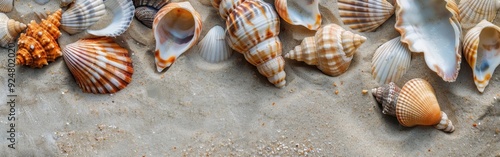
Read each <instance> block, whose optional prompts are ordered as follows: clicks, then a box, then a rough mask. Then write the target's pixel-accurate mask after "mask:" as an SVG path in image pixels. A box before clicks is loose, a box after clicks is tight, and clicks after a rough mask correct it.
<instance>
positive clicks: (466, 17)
mask: <svg viewBox="0 0 500 157" xmlns="http://www.w3.org/2000/svg"><path fill="white" fill-rule="evenodd" d="M458 9H459V10H460V24H462V28H463V29H464V30H468V29H471V28H472V27H474V26H476V25H477V24H478V23H479V22H481V21H482V20H484V19H486V20H488V21H489V22H493V20H494V19H495V17H496V16H497V10H498V9H500V1H499V0H460V4H459V5H458Z"/></svg>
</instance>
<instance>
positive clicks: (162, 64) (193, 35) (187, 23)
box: [153, 2, 202, 72]
mask: <svg viewBox="0 0 500 157" xmlns="http://www.w3.org/2000/svg"><path fill="white" fill-rule="evenodd" d="M201 28H202V24H201V17H200V14H199V13H198V12H196V11H195V10H194V8H193V6H191V3H189V2H179V3H170V4H168V5H166V6H165V7H163V8H162V9H161V10H160V11H158V14H156V16H155V20H154V22H153V34H154V37H155V39H156V50H155V63H156V69H157V70H158V72H161V71H163V69H165V68H167V67H170V65H172V64H173V63H174V61H175V60H176V59H177V58H178V57H179V56H180V55H181V54H183V53H184V52H186V51H187V50H188V49H189V48H191V47H193V46H194V45H195V44H196V43H197V42H198V38H199V36H200V33H201Z"/></svg>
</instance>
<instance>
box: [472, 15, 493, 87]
mask: <svg viewBox="0 0 500 157" xmlns="http://www.w3.org/2000/svg"><path fill="white" fill-rule="evenodd" d="M464 57H465V60H467V62H468V63H469V65H470V67H471V68H472V71H473V74H474V82H475V83H476V87H477V89H478V90H479V92H483V91H484V88H486V86H487V85H488V83H489V81H490V79H491V77H492V75H493V73H494V72H495V69H496V68H497V66H498V65H499V64H500V27H498V26H496V25H494V24H492V23H491V22H488V21H486V20H483V21H481V22H480V23H479V24H478V25H477V26H476V27H474V28H472V29H471V30H470V31H469V32H467V34H466V35H465V38H464Z"/></svg>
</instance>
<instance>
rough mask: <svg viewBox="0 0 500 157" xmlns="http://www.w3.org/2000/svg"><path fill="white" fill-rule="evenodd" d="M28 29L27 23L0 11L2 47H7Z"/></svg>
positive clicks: (0, 40)
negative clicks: (10, 17)
mask: <svg viewBox="0 0 500 157" xmlns="http://www.w3.org/2000/svg"><path fill="white" fill-rule="evenodd" d="M24 29H26V25H25V24H23V23H20V22H18V21H15V20H13V19H9V18H8V17H7V15H5V14H4V13H0V47H5V48H7V47H8V45H9V44H12V45H14V44H13V42H14V40H15V39H16V38H17V36H18V35H19V33H21V32H22V31H24Z"/></svg>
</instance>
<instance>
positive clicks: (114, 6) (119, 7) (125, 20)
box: [87, 0, 135, 37]
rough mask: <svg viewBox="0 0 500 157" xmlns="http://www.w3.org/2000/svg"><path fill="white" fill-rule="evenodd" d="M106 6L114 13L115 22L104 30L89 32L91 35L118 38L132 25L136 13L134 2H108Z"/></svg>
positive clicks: (127, 0) (121, 0) (122, 0)
mask: <svg viewBox="0 0 500 157" xmlns="http://www.w3.org/2000/svg"><path fill="white" fill-rule="evenodd" d="M106 5H107V6H108V8H111V11H112V12H113V16H114V17H113V21H112V22H111V24H109V25H108V26H106V27H105V28H103V29H100V30H87V32H88V33H89V34H92V35H95V36H107V37H116V36H119V35H121V34H123V33H124V32H125V31H126V30H127V29H128V27H129V26H130V23H132V19H133V18H134V11H135V8H134V4H133V3H132V0H107V1H106Z"/></svg>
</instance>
